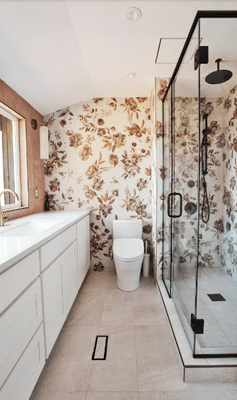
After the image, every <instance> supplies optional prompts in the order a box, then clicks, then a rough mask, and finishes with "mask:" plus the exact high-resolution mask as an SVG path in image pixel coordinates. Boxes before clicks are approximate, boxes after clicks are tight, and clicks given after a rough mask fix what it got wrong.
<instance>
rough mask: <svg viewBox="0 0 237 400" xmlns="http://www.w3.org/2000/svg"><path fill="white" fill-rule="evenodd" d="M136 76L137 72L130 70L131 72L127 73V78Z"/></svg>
mask: <svg viewBox="0 0 237 400" xmlns="http://www.w3.org/2000/svg"><path fill="white" fill-rule="evenodd" d="M135 76H136V74H135V72H129V74H127V75H126V77H127V78H135Z"/></svg>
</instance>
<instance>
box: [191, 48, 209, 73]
mask: <svg viewBox="0 0 237 400" xmlns="http://www.w3.org/2000/svg"><path fill="white" fill-rule="evenodd" d="M208 62H209V57H208V46H199V47H198V49H197V51H196V53H195V56H194V69H195V70H196V69H197V67H198V65H199V64H208Z"/></svg>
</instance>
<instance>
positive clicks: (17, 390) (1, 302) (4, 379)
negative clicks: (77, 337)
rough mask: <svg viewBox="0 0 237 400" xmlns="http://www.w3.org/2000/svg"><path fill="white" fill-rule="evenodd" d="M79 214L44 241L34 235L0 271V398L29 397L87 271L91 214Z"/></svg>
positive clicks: (6, 399)
mask: <svg viewBox="0 0 237 400" xmlns="http://www.w3.org/2000/svg"><path fill="white" fill-rule="evenodd" d="M83 214H84V215H83V217H82V216H81V217H80V218H81V219H80V220H79V221H78V219H79V218H78V214H76V213H75V216H73V217H72V219H71V221H70V225H71V226H70V225H69V224H68V223H67V224H65V225H66V226H67V225H69V227H68V228H65V230H63V229H62V225H61V226H60V228H59V229H60V230H59V229H58V231H59V232H60V233H57V232H58V231H57V230H55V231H54V234H53V235H52V234H51V235H48V240H47V239H46V238H47V236H45V237H43V241H41V242H37V240H36V239H35V247H34V248H33V249H32V247H31V249H32V250H31V253H30V250H28V253H26V254H25V253H24V254H25V258H23V259H22V260H21V259H20V258H19V259H18V260H17V261H19V260H21V261H19V262H17V261H15V262H16V264H15V265H13V266H11V265H10V266H8V267H9V269H8V270H5V271H4V272H2V274H1V275H0V400H29V398H30V396H31V393H32V391H33V388H34V386H35V384H36V382H37V380H38V378H39V375H40V373H41V371H42V369H43V367H44V364H45V359H47V358H48V356H49V354H50V352H51V350H52V348H53V346H54V343H55V341H56V339H57V337H58V335H59V333H60V331H61V329H62V326H63V324H64V322H65V320H66V318H67V316H68V313H69V311H70V308H71V307H72V304H73V302H74V300H75V298H76V296H77V293H78V290H79V288H80V286H81V284H82V282H83V280H84V278H85V276H86V273H87V271H88V269H89V267H90V216H89V215H88V213H87V212H83ZM56 215H57V214H56ZM61 215H63V214H61V213H60V215H59V219H61V218H62V217H61ZM67 215H68V216H69V217H70V215H69V214H65V217H64V218H65V221H66V217H67ZM44 218H45V216H44ZM74 218H75V222H74ZM55 229H56V228H55ZM12 237H13V238H14V235H13V236H12ZM49 238H50V239H49ZM13 240H15V239H13ZM14 243H15V242H14ZM29 243H30V241H29ZM36 246H37V247H36ZM27 254H28V255H27Z"/></svg>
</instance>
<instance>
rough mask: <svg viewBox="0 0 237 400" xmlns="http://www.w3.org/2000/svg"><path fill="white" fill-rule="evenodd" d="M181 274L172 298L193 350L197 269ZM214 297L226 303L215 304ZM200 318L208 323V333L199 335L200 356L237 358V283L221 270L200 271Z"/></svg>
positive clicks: (177, 279) (207, 269)
mask: <svg viewBox="0 0 237 400" xmlns="http://www.w3.org/2000/svg"><path fill="white" fill-rule="evenodd" d="M179 272H180V271H177V273H175V274H174V282H173V296H172V297H173V300H174V303H175V306H176V309H177V311H178V313H179V315H180V319H181V322H182V324H183V326H184V329H185V332H186V334H187V337H188V339H189V342H190V344H191V346H192V345H193V332H192V330H191V328H190V320H191V313H194V301H195V300H194V299H195V290H196V285H195V269H194V268H187V267H186V268H185V271H182V274H180V273H179ZM210 294H211V295H213V294H220V295H221V296H222V297H223V298H224V299H225V301H212V300H211V298H210V297H209V296H208V295H210ZM218 297H219V296H218ZM214 298H215V296H214ZM197 318H201V319H204V333H203V334H198V335H196V338H197V342H196V353H197V354H228V353H230V354H232V353H233V354H237V281H235V280H234V279H233V278H232V277H231V276H229V275H226V274H225V273H223V271H222V269H221V268H218V267H214V268H201V269H199V277H198V302H197Z"/></svg>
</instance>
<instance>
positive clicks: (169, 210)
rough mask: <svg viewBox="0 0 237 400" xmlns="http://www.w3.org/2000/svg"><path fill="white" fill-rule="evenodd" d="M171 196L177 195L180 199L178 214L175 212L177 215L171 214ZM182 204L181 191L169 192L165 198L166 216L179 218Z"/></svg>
mask: <svg viewBox="0 0 237 400" xmlns="http://www.w3.org/2000/svg"><path fill="white" fill-rule="evenodd" d="M172 196H179V199H180V201H179V214H177V215H176V214H172V207H171V201H170V199H171V197H172ZM182 204H183V199H182V195H181V193H177V192H173V193H170V194H169V195H168V199H167V206H168V207H167V212H168V216H169V217H171V218H179V217H181V215H182Z"/></svg>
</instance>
